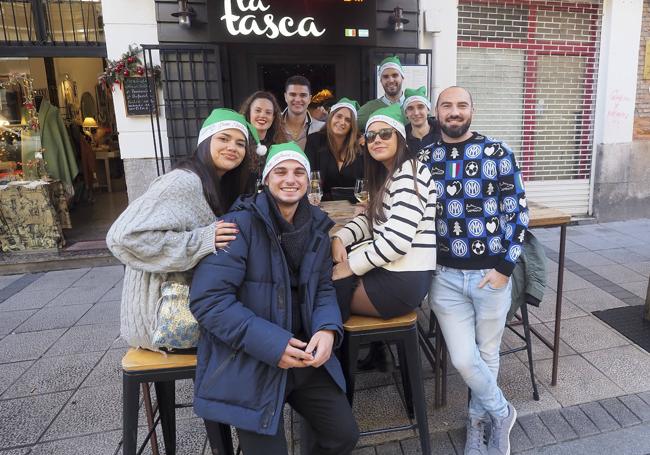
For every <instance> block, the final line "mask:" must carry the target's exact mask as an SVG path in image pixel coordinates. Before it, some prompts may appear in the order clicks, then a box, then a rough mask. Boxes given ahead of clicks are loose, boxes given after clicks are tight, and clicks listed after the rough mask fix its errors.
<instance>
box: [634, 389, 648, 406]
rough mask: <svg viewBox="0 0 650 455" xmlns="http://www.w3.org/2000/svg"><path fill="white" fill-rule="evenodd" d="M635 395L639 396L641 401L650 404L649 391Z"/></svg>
mask: <svg viewBox="0 0 650 455" xmlns="http://www.w3.org/2000/svg"><path fill="white" fill-rule="evenodd" d="M637 395H638V396H639V398H641V399H642V400H643V401H645V402H646V403H648V405H650V391H648V392H641V393H637Z"/></svg>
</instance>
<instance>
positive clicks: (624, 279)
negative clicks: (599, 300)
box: [590, 264, 643, 284]
mask: <svg viewBox="0 0 650 455" xmlns="http://www.w3.org/2000/svg"><path fill="white" fill-rule="evenodd" d="M590 269H591V270H593V271H594V272H595V273H597V274H598V275H600V276H603V277H605V278H607V279H608V280H609V281H611V282H613V283H617V284H619V283H630V282H632V281H641V280H643V275H639V274H638V273H636V272H634V271H632V270H630V269H629V268H627V267H625V266H623V265H620V264H615V265H612V264H610V265H597V266H592V267H590Z"/></svg>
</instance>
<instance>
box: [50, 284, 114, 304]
mask: <svg viewBox="0 0 650 455" xmlns="http://www.w3.org/2000/svg"><path fill="white" fill-rule="evenodd" d="M106 291H107V289H105V288H101V287H83V288H67V289H66V290H65V291H63V292H61V293H60V294H59V295H58V296H57V297H56V298H55V299H52V300H51V301H50V302H49V303H48V306H67V305H81V304H84V303H95V302H97V301H99V299H100V298H101V297H102V296H103V295H104V294H106Z"/></svg>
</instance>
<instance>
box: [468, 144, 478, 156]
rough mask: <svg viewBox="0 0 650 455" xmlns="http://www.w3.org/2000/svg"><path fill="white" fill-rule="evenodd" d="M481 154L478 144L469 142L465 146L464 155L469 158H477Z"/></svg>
mask: <svg viewBox="0 0 650 455" xmlns="http://www.w3.org/2000/svg"><path fill="white" fill-rule="evenodd" d="M480 154H481V146H480V145H478V144H470V145H468V146H467V147H465V156H466V157H467V158H470V159H474V158H478V156H479V155H480Z"/></svg>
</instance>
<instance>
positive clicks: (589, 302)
mask: <svg viewBox="0 0 650 455" xmlns="http://www.w3.org/2000/svg"><path fill="white" fill-rule="evenodd" d="M563 295H564V297H566V298H567V299H568V300H569V301H571V302H573V303H574V304H575V305H576V306H577V307H578V308H580V309H582V310H584V311H586V312H587V313H591V312H592V311H598V310H607V309H609V308H617V307H621V306H625V302H622V301H621V300H619V299H618V298H616V297H615V296H613V295H612V294H610V293H608V292H605V291H603V290H602V289H598V288H596V289H579V290H576V291H566V292H564V293H563Z"/></svg>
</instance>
